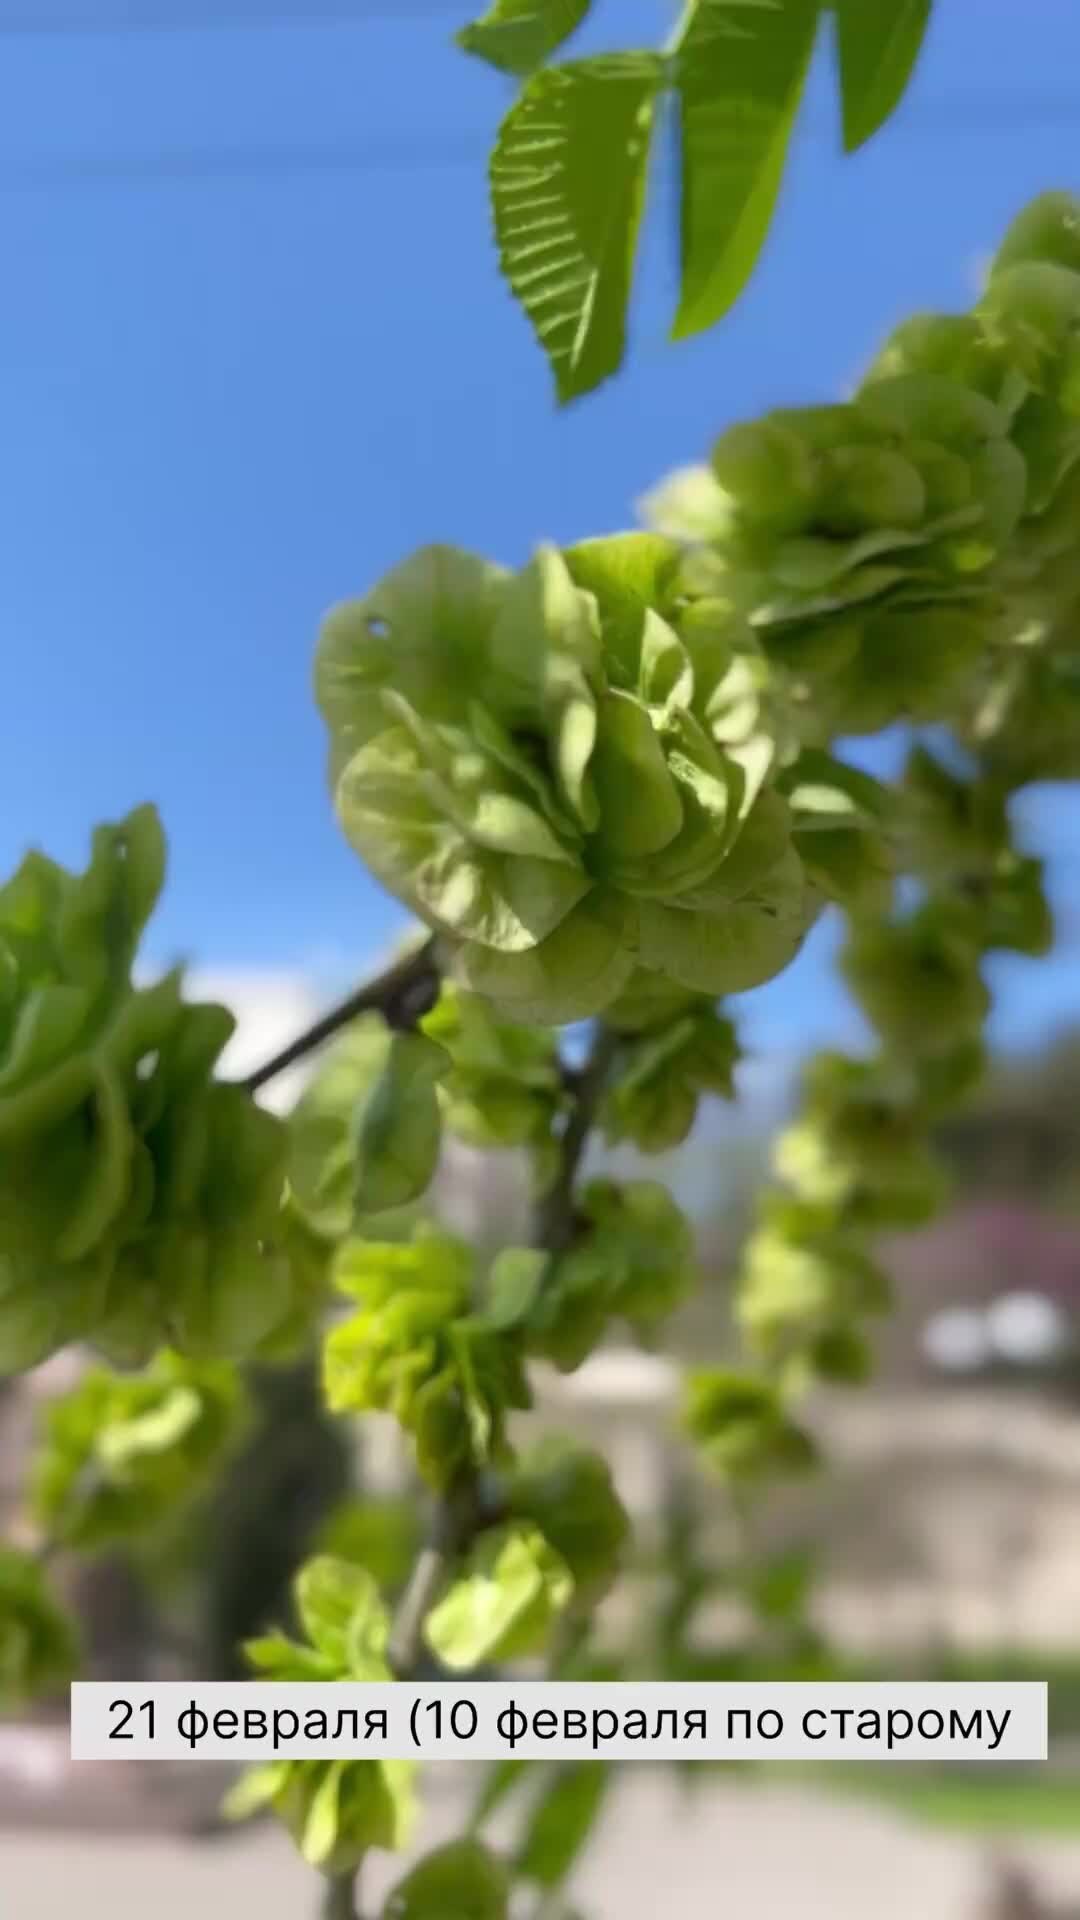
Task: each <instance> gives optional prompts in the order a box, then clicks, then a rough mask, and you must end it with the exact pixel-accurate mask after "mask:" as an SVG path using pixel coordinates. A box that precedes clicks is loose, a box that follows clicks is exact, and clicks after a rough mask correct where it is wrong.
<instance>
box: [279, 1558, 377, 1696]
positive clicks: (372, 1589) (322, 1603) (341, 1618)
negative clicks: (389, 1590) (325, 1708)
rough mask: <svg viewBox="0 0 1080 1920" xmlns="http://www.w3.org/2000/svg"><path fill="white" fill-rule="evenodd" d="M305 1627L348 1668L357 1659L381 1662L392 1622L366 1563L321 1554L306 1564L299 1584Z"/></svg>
mask: <svg viewBox="0 0 1080 1920" xmlns="http://www.w3.org/2000/svg"><path fill="white" fill-rule="evenodd" d="M295 1593H296V1607H297V1612H298V1613H299V1615H300V1619H301V1622H302V1624H303V1627H304V1631H305V1633H306V1634H307V1636H308V1638H309V1640H310V1641H311V1643H312V1645H313V1646H314V1647H315V1648H316V1650H317V1651H318V1652H319V1653H322V1654H325V1655H326V1656H327V1657H328V1658H330V1659H332V1660H335V1661H338V1662H339V1663H340V1665H341V1667H342V1670H343V1671H352V1670H353V1669H354V1668H355V1667H356V1665H357V1663H358V1662H359V1663H360V1664H366V1662H367V1661H369V1660H370V1661H371V1662H372V1663H373V1664H376V1663H381V1659H382V1655H383V1653H384V1652H385V1650H386V1640H387V1633H388V1624H387V1619H386V1614H385V1612H384V1609H383V1606H382V1603H381V1601H380V1599H379V1592H378V1588H377V1587H376V1585H375V1581H374V1579H373V1578H372V1575H371V1574H370V1573H369V1572H368V1570H367V1568H366V1567H361V1566H357V1565H356V1564H355V1563H352V1562H350V1561H348V1560H338V1559H334V1558H332V1556H331V1555H330V1554H319V1555H317V1556H316V1558H315V1559H314V1560H309V1561H308V1562H307V1564H306V1566H304V1567H302V1568H301V1570H300V1572H299V1574H298V1575H297V1577H296V1583H295Z"/></svg>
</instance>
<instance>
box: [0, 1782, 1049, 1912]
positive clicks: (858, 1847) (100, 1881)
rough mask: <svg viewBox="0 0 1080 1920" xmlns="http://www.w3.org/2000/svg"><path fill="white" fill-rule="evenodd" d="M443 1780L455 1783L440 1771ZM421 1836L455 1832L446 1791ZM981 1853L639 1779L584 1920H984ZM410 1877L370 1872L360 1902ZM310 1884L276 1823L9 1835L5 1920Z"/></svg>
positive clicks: (168, 1908)
mask: <svg viewBox="0 0 1080 1920" xmlns="http://www.w3.org/2000/svg"><path fill="white" fill-rule="evenodd" d="M444 1779H445V1776H444ZM435 1799H436V1806H435V1809H434V1813H433V1817H432V1819H431V1821H430V1824H429V1827H428V1830H427V1832H426V1834H425V1839H426V1840H434V1839H437V1838H440V1837H442V1836H443V1835H447V1834H449V1833H450V1832H451V1831H452V1830H453V1826H454V1822H455V1817H456V1814H457V1813H458V1811H459V1808H460V1804H461V1801H460V1785H459V1784H456V1783H455V1784H453V1785H451V1784H450V1783H446V1784H445V1785H443V1786H441V1787H440V1789H439V1790H438V1791H437V1792H436V1795H435ZM1025 1857H1026V1858H1029V1859H1030V1860H1031V1861H1032V1863H1033V1865H1034V1866H1035V1867H1036V1870H1037V1872H1038V1876H1039V1883H1040V1887H1042V1888H1045V1889H1046V1890H1047V1891H1048V1892H1050V1893H1052V1894H1055V1895H1056V1896H1057V1897H1058V1898H1061V1897H1065V1896H1071V1897H1072V1898H1076V1896H1077V1894H1078V1893H1080V1844H1070V1845H1049V1844H1044V1843H1039V1845H1038V1846H1037V1847H1033V1848H1028V1849H1026V1850H1025ZM981 1868H982V1858H981V1856H980V1854H979V1852H978V1850H977V1849H976V1848H975V1847H974V1846H973V1845H972V1844H971V1843H970V1842H966V1841H962V1840H959V1839H956V1838H955V1837H953V1836H943V1835H936V1834H933V1833H930V1832H928V1831H927V1830H925V1829H923V1828H921V1827H919V1826H914V1825H909V1824H906V1823H904V1822H902V1821H899V1820H897V1819H896V1818H895V1817H894V1816H892V1815H890V1814H888V1813H882V1812H880V1811H878V1810H877V1809H871V1808H863V1807H856V1806H853V1805H852V1804H851V1803H850V1802H843V1801H839V1800H836V1799H833V1798H832V1797H831V1796H820V1795H815V1794H810V1793H808V1792H806V1791H805V1790H803V1789H801V1788H792V1789H786V1788H764V1787H760V1786H759V1787H741V1786H737V1785H734V1784H732V1785H728V1784H715V1783H712V1782H710V1783H708V1784H706V1783H702V1785H701V1787H700V1788H699V1789H698V1790H697V1792H696V1793H695V1794H694V1796H693V1797H692V1798H690V1799H684V1798H682V1797H681V1795H680V1794H679V1792H678V1790H677V1788H676V1787H675V1785H674V1784H673V1783H672V1782H671V1781H670V1780H669V1779H667V1778H665V1777H664V1776H662V1775H651V1774H645V1773H644V1772H642V1773H635V1775H634V1776H633V1778H632V1779H629V1780H628V1781H627V1782H626V1784H625V1786H624V1787H623V1788H622V1789H621V1790H620V1792H619V1794H618V1797H617V1799H616V1800H615V1802H614V1803H613V1805H612V1807H611V1810H610V1812H609V1816H608V1819H607V1821H606V1823H605V1825H604V1827H603V1828H602V1829H601V1830H600V1832H599V1833H598V1836H597V1838H596V1840H595V1842H594V1845H593V1848H592V1850H591V1852H590V1854H589V1856H588V1857H587V1859H586V1861H585V1862H584V1863H583V1866H582V1870H581V1874H580V1879H579V1883H578V1884H579V1888H580V1895H581V1904H582V1907H583V1909H584V1911H585V1913H586V1914H587V1915H588V1920H656V1916H657V1914H658V1913H663V1914H664V1915H670V1916H671V1920H716V1915H717V1914H718V1913H723V1914H729V1915H732V1916H742V1915H745V1914H753V1915H754V1916H755V1920H791V1915H792V1914H793V1913H797V1914H798V1916H799V1920H867V1916H868V1915H872V1916H873V1920H911V1915H912V1914H913V1913H918V1914H919V1916H920V1920H981V1913H980V1909H981V1901H980V1893H981V1890H982V1886H983V1884H984V1883H983V1879H982V1872H981ZM399 1872H400V1863H398V1864H396V1865H395V1863H394V1862H390V1861H388V1862H386V1863H385V1865H384V1864H383V1863H382V1862H380V1863H379V1865H378V1868H375V1867H372V1868H370V1869H369V1871H368V1872H367V1874H366V1875H365V1894H366V1896H367V1899H366V1905H367V1908H368V1910H369V1911H372V1910H375V1909H376V1908H377V1896H378V1895H379V1894H380V1893H381V1892H382V1890H383V1889H384V1888H385V1887H386V1886H387V1885H389V1884H390V1883H391V1882H392V1880H393V1879H394V1878H395V1877H396V1874H397V1873H399ZM315 1909H316V1900H315V1893H314V1886H313V1881H312V1876H311V1874H310V1873H309V1872H308V1870H307V1869H306V1868H305V1867H304V1866H303V1864H302V1863H301V1862H300V1861H299V1860H298V1859H297V1857H296V1855H295V1854H294V1852H293V1851H292V1849H291V1847H290V1846H289V1844H288V1842H287V1841H286V1840H285V1839H284V1838H283V1837H282V1836H281V1835H280V1834H279V1833H278V1832H277V1831H276V1830H274V1829H272V1828H269V1827H267V1828H260V1829H259V1830H257V1831H253V1832H250V1833H248V1834H247V1835H246V1836H245V1837H243V1838H237V1839H230V1840H227V1841H212V1842H208V1843H203V1844H201V1845H193V1844H191V1843H187V1842H181V1841H175V1840H169V1841H167V1840H159V1839H135V1838H131V1837H129V1836H127V1835H120V1834H117V1835H109V1836H103V1837H97V1838H86V1837H83V1836H78V1837H76V1836H72V1835H69V1834H67V1833H60V1832H55V1831H54V1832H51V1833H50V1832H45V1831H42V1832H40V1833H37V1834H33V1833H28V1832H25V1831H24V1832H21V1833H11V1832H4V1833H0V1916H2V1920H127V1917H128V1916H129V1915H130V1916H132V1920H135V1917H136V1916H137V1920H196V1917H197V1920H204V1916H205V1920H223V1916H227V1915H231V1914H233V1913H238V1914H241V1915H243V1916H245V1920H246V1917H247V1916H251V1920H314V1916H315Z"/></svg>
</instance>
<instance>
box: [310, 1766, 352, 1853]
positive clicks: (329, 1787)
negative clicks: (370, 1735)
mask: <svg viewBox="0 0 1080 1920" xmlns="http://www.w3.org/2000/svg"><path fill="white" fill-rule="evenodd" d="M347 1766H348V1761H347V1760H332V1761H331V1763H330V1765H329V1766H328V1767H327V1769H326V1772H325V1774H324V1775H323V1777H322V1779H321V1780H320V1782H319V1785H318V1787H317V1789H316V1791H315V1793H314V1794H313V1795H312V1798H311V1804H310V1806H309V1808H308V1815H307V1820H306V1821H305V1823H304V1832H303V1838H302V1840H301V1842H300V1851H301V1853H302V1854H303V1856H304V1859H305V1860H306V1861H307V1863H308V1866H309V1867H321V1866H322V1865H323V1863H324V1861H326V1860H329V1858H330V1855H331V1854H332V1853H333V1851H334V1847H335V1844H336V1842H337V1836H338V1802H339V1800H340V1797H341V1784H342V1778H343V1775H344V1772H345V1768H346V1767H347Z"/></svg>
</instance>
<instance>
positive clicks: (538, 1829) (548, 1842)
mask: <svg viewBox="0 0 1080 1920" xmlns="http://www.w3.org/2000/svg"><path fill="white" fill-rule="evenodd" d="M613 1777H614V1776H613V1770H612V1768H611V1767H610V1766H605V1764H604V1763H603V1761H601V1760H592V1761H586V1762H585V1763H584V1765H582V1766H576V1767H560V1768H559V1770H558V1772H557V1773H556V1775H555V1777H554V1779H553V1781H552V1783H551V1785H550V1787H548V1788H547V1790H546V1792H545V1793H544V1794H543V1795H542V1796H541V1798H540V1801H539V1803H538V1804H537V1806H535V1807H534V1808H533V1811H532V1815H531V1817H530V1819H529V1823H528V1826H527V1827H526V1829H525V1834H524V1837H523V1839H522V1842H521V1846H520V1849H519V1851H518V1856H517V1859H516V1861H515V1863H514V1864H515V1867H516V1870H517V1872H518V1874H519V1875H520V1876H521V1878H522V1879H523V1880H531V1881H532V1882H533V1883H534V1885H536V1886H538V1887H543V1888H544V1889H545V1890H549V1889H553V1888H555V1887H560V1886H562V1884H563V1882H564V1881H565V1880H566V1879H567V1878H568V1876H569V1875H570V1873H571V1872H572V1871H573V1868H574V1866H575V1865H576V1863H577V1860H578V1858H579V1856H580V1854H581V1853H582V1851H583V1850H584V1847H585V1845H586V1843H587V1841H588V1839H589V1836H590V1834H591V1833H592V1830H593V1828H594V1826H595V1825H596V1822H597V1819H598V1818H599V1815H600V1813H601V1812H602V1811H603V1807H604V1802H605V1800H606V1799H607V1795H608V1791H609V1789H610V1787H611V1785H612V1782H613Z"/></svg>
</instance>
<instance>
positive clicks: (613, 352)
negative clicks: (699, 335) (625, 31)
mask: <svg viewBox="0 0 1080 1920" xmlns="http://www.w3.org/2000/svg"><path fill="white" fill-rule="evenodd" d="M663 71H664V69H663V63H662V61H661V59H660V57H659V55H655V54H648V53H624V54H605V55H598V56H596V57H595V58H593V59H591V60H577V61H571V62H568V63H567V64H566V65H564V66H559V67H547V68H544V69H542V70H541V71H540V72H539V73H536V74H534V75H533V77H532V79H531V80H529V81H527V82H526V85H525V87H524V88H523V89H522V92H521V94H520V96H519V98H518V99H517V101H516V102H515V104H514V105H513V107H511V109H510V112H509V113H508V114H507V116H506V119H505V120H504V121H503V124H502V127H501V128H500V130H499V137H498V140H497V142H496V146H495V151H494V153H493V155H492V159H491V193H492V207H493V212H494V218H495V235H496V240H497V243H498V247H499V257H500V261H501V264H502V269H503V272H504V274H505V276H506V278H507V280H508V282H509V284H510V287H511V290H512V291H513V293H514V294H515V295H516V297H517V298H518V300H520V302H521V304H522V306H523V307H524V309H525V311H526V313H527V314H528V316H529V319H530V320H531V322H532V324H533V327H534V329H535V331H536V334H537V337H538V339H539V341H540V344H541V346H542V347H543V349H544V351H545V353H546V354H547V356H548V360H549V361H550V363H551V367H552V371H553V373H554V376H555V385H556V390H557V393H558V397H559V400H560V402H562V403H564V404H565V403H566V402H567V401H569V400H574V399H576V398H578V397H579V396H580V395H581V394H584V393H588V392H590V391H591V390H592V389H593V388H594V387H597V386H599V385H600V383H601V381H603V380H606V379H607V378H608V376H609V375H610V374H612V373H614V372H615V371H616V370H617V368H618V367H619V365H620V363H621V361H622V357H623V350H624V346H625V338H626V305H627V301H628V299H629V294H630V284H631V279H632V275H633V265H634V255H635V251H636V245H637V234H638V226H639V224H640V220H641V212H642V206H643V203H644V196H645V174H646V164H647V160H648V152H649V140H650V135H651V132H652V121H653V113H654V108H655V103H656V97H657V94H658V91H659V88H660V85H661V81H662V78H663Z"/></svg>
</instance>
